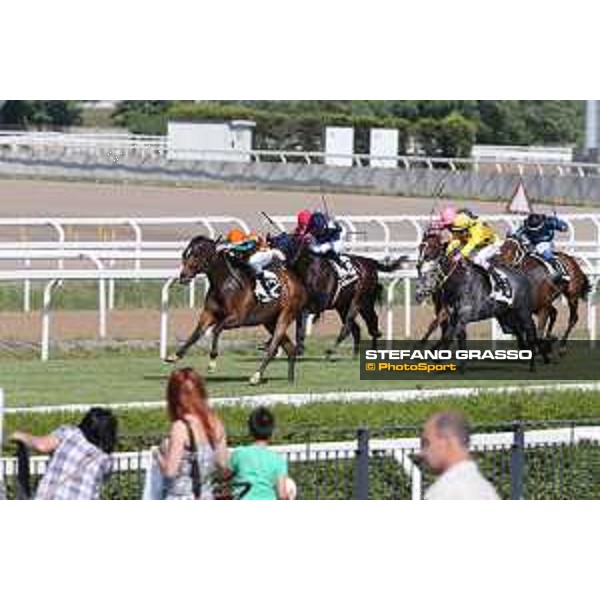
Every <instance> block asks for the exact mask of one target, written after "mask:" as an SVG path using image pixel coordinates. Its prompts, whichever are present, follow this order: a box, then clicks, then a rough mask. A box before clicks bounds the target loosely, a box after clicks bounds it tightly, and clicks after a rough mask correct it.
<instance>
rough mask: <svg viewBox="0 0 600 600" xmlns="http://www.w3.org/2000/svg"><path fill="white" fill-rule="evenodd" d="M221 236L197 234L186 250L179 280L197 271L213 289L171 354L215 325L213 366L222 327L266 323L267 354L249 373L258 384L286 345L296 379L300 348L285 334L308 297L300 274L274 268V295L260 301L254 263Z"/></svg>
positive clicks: (183, 351) (290, 376)
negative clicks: (227, 247)
mask: <svg viewBox="0 0 600 600" xmlns="http://www.w3.org/2000/svg"><path fill="white" fill-rule="evenodd" d="M218 244H219V241H218V240H213V239H210V238H207V237H205V236H202V235H199V236H196V237H194V238H193V239H192V240H191V241H190V242H189V244H188V246H187V248H186V249H185V250H184V252H183V255H182V261H181V272H180V275H179V282H180V283H182V284H187V283H189V282H190V281H192V279H194V277H196V276H197V275H199V274H205V275H206V277H207V278H208V282H209V289H208V292H207V294H206V297H205V300H204V306H203V308H202V311H201V313H200V316H199V318H198V322H197V325H196V327H195V328H194V331H193V332H192V334H191V335H190V336H189V338H188V339H187V340H186V341H185V342H184V343H183V344H182V345H181V346H180V347H179V348H178V349H177V350H176V352H175V353H174V354H172V355H170V356H169V357H167V359H166V360H167V362H175V361H177V360H179V359H180V358H182V357H183V356H184V355H185V354H186V352H187V351H188V350H189V349H190V348H191V347H192V346H193V345H194V344H195V343H196V342H197V341H198V340H199V339H200V337H201V336H202V335H203V334H204V333H205V332H206V331H207V330H208V329H209V328H211V327H212V333H213V339H212V348H211V354H210V359H211V366H212V370H214V367H215V365H216V359H217V356H218V339H219V336H220V334H221V332H223V331H224V330H227V329H234V328H238V327H252V326H255V325H263V326H264V327H265V328H266V329H267V331H268V332H269V333H270V334H271V339H270V341H269V344H268V347H267V349H266V355H265V357H264V359H263V361H262V363H261V364H260V367H259V368H258V370H257V371H256V372H255V373H254V374H253V375H252V377H251V378H250V384H251V385H257V384H259V383H260V382H261V381H262V380H263V377H264V372H265V369H266V368H267V365H268V364H269V363H270V362H271V360H272V359H273V357H274V356H275V355H276V353H277V350H278V349H279V347H280V346H281V347H283V349H284V351H285V353H286V354H287V357H288V380H289V381H290V382H291V381H294V375H295V359H296V348H295V346H294V344H293V342H292V341H291V339H290V338H289V336H288V334H287V330H288V328H289V326H290V325H291V323H293V322H294V321H295V320H296V318H297V316H298V315H299V314H300V312H301V311H302V310H303V308H304V306H305V304H306V302H307V293H306V289H305V287H304V285H303V284H302V282H301V281H300V280H299V278H298V276H297V275H296V274H294V273H293V272H291V271H290V270H289V269H286V268H284V267H283V266H275V267H274V268H273V269H272V270H273V271H274V272H275V273H276V274H277V277H278V278H279V281H280V283H281V292H280V295H279V297H278V298H277V299H276V300H272V301H270V302H266V303H261V302H258V301H257V299H256V296H255V291H254V286H255V278H254V275H253V273H252V272H251V269H250V267H248V266H247V265H245V264H243V263H241V262H240V261H237V260H235V259H233V258H232V257H230V256H229V255H228V254H227V253H226V252H224V251H222V250H220V249H219V247H218Z"/></svg>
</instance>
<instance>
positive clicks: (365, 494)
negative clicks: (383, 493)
mask: <svg viewBox="0 0 600 600" xmlns="http://www.w3.org/2000/svg"><path fill="white" fill-rule="evenodd" d="M356 442H357V448H356V468H355V475H354V499H355V500H368V499H369V430H368V429H367V428H366V427H360V428H359V429H358V431H357V437H356Z"/></svg>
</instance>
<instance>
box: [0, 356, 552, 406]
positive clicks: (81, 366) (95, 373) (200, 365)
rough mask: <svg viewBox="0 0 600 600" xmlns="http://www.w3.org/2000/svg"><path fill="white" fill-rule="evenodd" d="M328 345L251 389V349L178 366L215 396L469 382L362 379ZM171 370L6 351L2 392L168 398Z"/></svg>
mask: <svg viewBox="0 0 600 600" xmlns="http://www.w3.org/2000/svg"><path fill="white" fill-rule="evenodd" d="M324 348H325V346H324V345H323V344H316V345H315V344H312V345H311V347H310V352H309V354H308V356H306V357H305V358H303V359H301V360H300V361H299V363H298V365H297V380H296V382H295V383H293V384H290V383H288V380H287V361H286V360H285V359H276V360H275V361H274V362H273V363H272V364H271V365H269V367H268V369H267V381H266V382H265V383H263V384H262V385H260V386H250V385H248V380H249V378H250V376H251V375H252V374H253V373H254V372H255V370H256V368H257V367H258V365H259V361H260V360H261V356H262V355H261V354H260V353H258V352H257V351H256V350H254V349H248V348H246V349H243V348H238V349H231V348H230V349H225V350H223V354H222V356H221V357H220V358H219V366H218V371H217V372H216V373H214V374H207V373H206V367H207V364H208V358H207V354H206V352H205V351H204V350H202V349H196V350H194V351H193V352H191V353H190V354H189V355H188V356H187V357H186V358H185V359H184V360H183V361H181V362H180V363H179V366H193V367H195V368H197V369H198V370H199V371H200V372H201V373H202V374H203V375H204V376H205V378H206V381H207V384H208V388H209V390H210V393H211V395H212V396H241V395H249V394H272V393H302V392H336V391H371V390H394V389H417V388H418V389H431V388H434V387H447V386H457V385H463V382H456V381H447V382H443V381H438V382H425V381H411V380H409V381H399V380H396V381H361V380H360V377H359V363H358V361H357V360H353V359H352V358H351V357H350V356H349V355H348V353H347V349H345V353H343V354H341V355H340V357H339V359H338V360H337V361H336V362H333V363H331V362H327V361H325V360H324V359H323V350H324ZM172 368H173V367H172V366H171V365H166V364H164V363H162V362H161V361H160V360H159V358H158V356H157V353H156V351H151V350H132V349H127V348H123V347H120V348H117V349H112V350H111V349H95V350H91V351H89V352H84V351H71V352H69V353H62V354H61V353H60V352H58V351H54V352H53V358H51V359H50V360H49V361H48V362H47V363H42V362H41V361H40V360H39V358H38V357H36V356H35V355H33V354H31V353H28V354H26V357H15V356H13V355H8V356H7V355H6V352H4V356H3V357H2V361H1V362H0V387H2V388H4V390H5V398H6V403H7V404H8V405H9V406H30V405H40V404H72V403H85V404H97V403H116V402H132V401H154V400H160V399H162V398H163V396H164V387H165V384H166V380H167V377H168V375H169V373H170V371H171V370H172ZM548 368H551V367H548ZM510 383H512V382H510V381H492V380H485V381H482V380H476V381H471V382H468V383H466V384H465V385H476V386H478V387H493V386H497V385H501V386H502V385H507V384H510ZM524 383H527V382H524Z"/></svg>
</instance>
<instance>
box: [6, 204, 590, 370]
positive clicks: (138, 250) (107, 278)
mask: <svg viewBox="0 0 600 600" xmlns="http://www.w3.org/2000/svg"><path fill="white" fill-rule="evenodd" d="M337 218H338V220H339V221H340V223H341V224H342V226H343V227H344V229H345V231H346V234H347V239H348V242H347V249H348V251H349V252H354V253H358V254H365V255H368V256H373V257H376V258H379V259H382V258H386V257H390V256H397V255H399V254H405V255H407V257H408V258H409V260H413V261H414V260H415V259H416V252H417V244H418V241H419V240H420V239H421V236H422V233H423V231H424V229H425V228H426V227H427V225H428V224H429V222H430V216H429V215H340V216H339V217H337ZM485 218H486V220H489V221H490V222H493V223H495V224H496V225H497V227H498V228H499V229H503V230H505V231H510V230H511V228H514V227H515V225H516V224H517V222H518V217H515V216H511V215H486V216H485ZM564 218H565V220H566V221H567V223H568V224H569V231H568V233H567V235H566V239H562V240H559V246H560V247H561V248H562V249H564V250H565V251H569V252H572V253H573V254H575V255H576V256H577V257H578V258H579V259H580V261H581V262H582V266H583V268H584V270H585V272H586V273H587V274H588V276H589V277H590V280H591V283H592V288H593V290H592V293H591V294H590V295H589V297H588V301H587V306H586V315H587V329H588V334H589V337H590V339H593V340H595V339H596V338H597V316H596V306H595V304H594V296H595V291H596V288H597V285H598V281H599V280H600V214H595V213H581V214H580V213H572V214H567V215H564ZM273 221H274V223H275V224H276V225H277V227H278V228H279V229H280V230H282V231H284V230H287V229H289V228H290V226H291V225H292V224H293V223H294V217H292V216H289V215H283V216H282V215H275V216H274V217H273ZM184 224H185V225H190V224H192V225H200V226H202V227H203V228H204V229H205V231H206V233H207V235H209V236H211V237H216V236H217V235H218V234H219V231H220V228H221V227H223V226H224V225H225V226H236V227H240V228H242V229H244V230H245V231H249V230H250V226H249V225H248V223H246V222H245V221H244V220H243V219H240V218H238V217H232V216H227V215H223V216H219V215H217V216H205V217H165V218H161V217H148V218H14V219H12V218H9V219H0V228H2V227H9V226H10V227H12V228H14V229H18V228H19V227H43V228H48V227H50V228H51V230H52V231H53V232H54V235H55V237H54V238H53V239H51V240H48V241H43V240H39V239H36V240H32V241H23V240H15V241H3V242H0V263H1V262H2V261H17V262H19V263H20V262H22V263H23V264H24V266H25V267H26V268H25V269H19V270H16V269H12V268H11V269H7V270H1V271H0V281H1V280H3V281H10V280H13V281H20V282H23V309H24V311H25V312H28V311H30V310H31V289H32V288H31V284H32V282H33V281H36V280H37V281H40V280H44V281H46V286H45V288H44V294H43V305H42V344H41V345H42V358H43V360H46V359H47V358H48V351H49V323H50V306H51V298H52V292H53V290H54V289H55V287H56V286H57V285H58V284H59V282H60V281H63V280H69V279H78V280H95V281H97V282H98V312H99V319H98V334H99V336H100V338H104V337H105V336H106V322H107V312H108V311H110V310H112V309H113V308H114V297H115V282H116V281H117V280H128V279H129V280H139V279H157V280H160V281H162V282H163V288H162V292H161V300H160V302H161V304H160V306H161V308H160V310H161V320H160V322H161V332H160V353H161V357H164V356H165V353H166V344H167V335H168V303H169V291H170V288H171V286H172V284H173V281H174V277H175V276H176V272H175V270H174V269H171V268H164V267H160V268H157V267H156V265H157V263H160V264H164V263H165V261H168V262H169V263H171V262H172V263H173V264H176V263H178V262H179V260H180V255H181V251H182V249H183V248H184V247H185V244H186V241H185V240H179V241H178V240H172V241H171V240H164V239H160V240H150V239H147V238H144V230H143V228H144V227H145V226H153V227H157V226H158V227H172V226H174V225H184ZM78 226H79V227H86V226H87V227H89V226H101V227H126V228H127V229H128V230H129V231H130V232H131V234H132V238H131V239H126V240H117V239H110V240H90V239H86V240H69V239H67V229H68V228H75V227H78ZM365 227H369V228H370V230H369V233H371V234H372V235H373V236H374V237H375V239H367V238H368V236H367V235H366V232H365V231H364V229H360V228H365ZM582 230H583V231H582ZM361 232H363V233H365V236H364V238H361V236H360V235H358V234H360V233H361ZM584 234H585V235H584ZM38 260H56V265H57V268H56V269H55V270H50V269H43V270H39V269H34V268H32V264H33V263H34V262H35V261H38ZM69 260H86V261H88V262H89V263H90V264H91V265H92V266H93V267H94V268H93V269H89V270H83V269H80V268H78V269H65V263H66V262H67V261H69ZM124 263H125V266H126V268H124V267H123V264H124ZM117 265H118V266H117ZM148 265H151V267H150V268H148ZM415 277H416V273H415V271H414V269H412V268H406V269H404V270H400V271H397V272H396V273H394V274H386V275H383V278H384V280H385V281H386V282H387V291H386V313H385V332H386V337H387V338H388V339H392V338H393V337H395V336H394V333H395V332H397V328H396V327H395V323H394V321H395V317H394V307H395V305H396V300H397V293H398V288H399V287H400V286H402V290H403V291H402V304H403V322H404V323H403V324H404V326H403V335H404V337H406V338H410V337H412V335H413V327H412V322H413V313H412V310H413V309H412V304H413V289H412V283H411V280H412V279H415ZM195 304H196V287H195V285H192V286H191V287H190V291H189V306H190V307H191V308H193V307H194V306H195ZM309 332H310V330H309ZM499 335H500V334H499V332H498V330H497V328H496V327H495V325H494V322H493V321H492V325H491V337H492V339H496V338H497V337H499Z"/></svg>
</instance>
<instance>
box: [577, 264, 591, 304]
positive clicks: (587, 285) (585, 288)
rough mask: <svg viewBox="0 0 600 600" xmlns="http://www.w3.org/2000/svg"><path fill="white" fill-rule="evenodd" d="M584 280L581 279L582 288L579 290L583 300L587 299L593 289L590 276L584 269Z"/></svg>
mask: <svg viewBox="0 0 600 600" xmlns="http://www.w3.org/2000/svg"><path fill="white" fill-rule="evenodd" d="M581 276H582V280H581V289H580V290H579V297H580V298H581V299H582V300H587V297H588V295H589V294H590V292H591V291H592V284H591V282H590V278H589V277H588V276H587V275H586V274H585V273H584V272H583V271H582V272H581Z"/></svg>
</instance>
